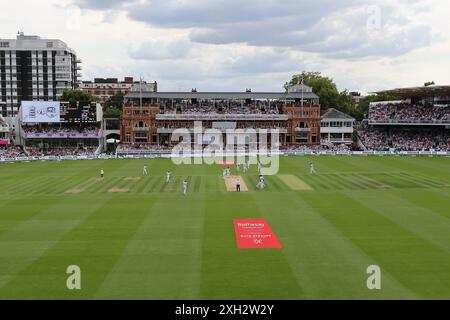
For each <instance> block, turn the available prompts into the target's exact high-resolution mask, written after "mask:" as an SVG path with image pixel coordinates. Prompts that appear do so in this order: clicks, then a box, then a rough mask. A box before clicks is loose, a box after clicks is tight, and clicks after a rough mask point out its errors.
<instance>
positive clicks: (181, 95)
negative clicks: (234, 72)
mask: <svg viewBox="0 0 450 320" xmlns="http://www.w3.org/2000/svg"><path fill="white" fill-rule="evenodd" d="M139 97H140V93H139V91H135V92H129V93H128V94H127V95H126V96H125V98H128V99H137V98H139ZM142 98H157V99H223V100H227V99H241V100H242V99H277V100H284V99H301V98H302V93H301V92H288V93H286V92H148V91H146V92H142ZM303 98H304V99H319V96H317V95H316V94H315V93H313V92H305V93H303Z"/></svg>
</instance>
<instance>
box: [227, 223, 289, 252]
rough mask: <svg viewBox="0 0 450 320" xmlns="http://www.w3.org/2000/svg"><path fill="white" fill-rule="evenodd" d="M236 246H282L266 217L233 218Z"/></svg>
mask: <svg viewBox="0 0 450 320" xmlns="http://www.w3.org/2000/svg"><path fill="white" fill-rule="evenodd" d="M233 222H234V231H235V233H236V241H237V245H238V248H282V247H283V246H282V245H281V243H280V242H279V241H278V239H277V237H276V236H275V234H274V233H273V231H272V229H271V228H270V226H269V224H268V223H267V220H266V219H234V220H233Z"/></svg>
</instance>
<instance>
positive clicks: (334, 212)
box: [302, 192, 450, 298]
mask: <svg viewBox="0 0 450 320" xmlns="http://www.w3.org/2000/svg"><path fill="white" fill-rule="evenodd" d="M302 197H303V199H305V201H306V202H307V203H308V204H309V205H310V206H311V207H313V208H314V210H315V211H316V212H318V213H319V214H320V215H322V216H323V217H324V218H325V219H327V220H328V221H329V222H330V223H332V224H333V225H334V226H335V227H336V228H337V229H339V230H340V231H341V232H342V233H343V234H344V235H345V236H346V237H347V238H349V239H351V241H352V242H353V243H354V244H355V245H357V246H359V247H360V248H361V249H362V250H363V251H364V252H366V253H367V254H368V255H369V256H371V257H372V258H373V259H374V260H376V261H377V262H378V263H379V265H380V267H381V269H382V270H387V271H388V272H389V273H390V274H392V275H393V276H394V277H395V278H396V279H397V280H398V281H399V282H401V283H402V284H403V285H404V286H405V287H407V288H409V289H410V290H412V291H414V292H415V293H416V294H417V295H419V296H421V295H423V294H426V296H427V297H430V298H433V297H434V298H443V297H448V295H449V291H448V288H449V287H450V278H449V277H448V270H450V255H449V254H447V253H446V252H445V251H444V250H442V249H440V248H438V247H436V246H435V245H433V244H431V243H430V242H428V241H425V240H424V239H422V238H421V237H419V236H417V235H416V234H414V233H412V232H410V231H408V230H406V229H405V228H404V226H401V225H399V224H397V223H394V222H392V221H391V220H389V219H388V218H386V217H384V216H383V215H381V214H380V213H378V212H377V211H375V210H374V208H373V205H374V204H373V203H372V204H370V205H369V204H363V203H360V202H358V201H357V200H355V199H353V198H352V197H353V195H352V196H350V195H347V194H345V193H343V192H336V193H334V194H328V195H327V197H328V199H327V201H322V202H321V200H320V198H318V197H320V196H319V195H317V194H315V193H309V194H304V195H302ZM376 201H379V196H376ZM318 203H320V205H318ZM385 204H386V205H387V204H388V203H387V202H386V203H385ZM355 225H358V228H355V227H354V226H355ZM424 260H425V261H427V263H426V264H424V263H423V261H424ZM400 265H401V268H400V267H399V266H400ZM424 266H426V268H424Z"/></svg>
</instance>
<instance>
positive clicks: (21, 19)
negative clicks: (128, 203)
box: [0, 0, 450, 91]
mask: <svg viewBox="0 0 450 320" xmlns="http://www.w3.org/2000/svg"><path fill="white" fill-rule="evenodd" d="M258 4H259V5H258V6H255V2H254V1H245V2H243V1H238V0H232V1H231V0H228V1H209V0H197V1H188V0H177V1H171V0H170V1H167V0H165V1H162V0H161V1H160V0H132V1H90V0H82V1H81V0H72V1H70V0H66V1H63V2H61V1H57V0H43V1H39V2H38V1H31V0H16V1H14V2H6V1H4V2H1V3H0V19H1V21H2V31H1V33H0V37H2V38H12V37H14V36H15V34H16V32H17V30H18V29H19V28H23V29H24V31H25V33H27V34H38V35H41V36H42V37H49V38H60V39H62V40H64V41H65V42H67V43H68V44H69V45H70V46H71V47H72V48H74V49H75V50H76V51H77V53H78V55H79V57H80V58H82V59H83V71H82V73H83V75H84V79H92V78H93V77H123V76H127V75H131V76H135V77H138V76H139V75H140V74H142V75H143V76H144V77H145V78H146V79H147V80H157V81H158V83H159V88H160V89H161V90H178V89H180V88H181V89H186V90H188V89H190V88H192V87H197V88H199V89H201V90H220V89H221V88H222V90H243V89H245V88H247V87H252V88H253V89H254V90H281V87H282V84H283V83H284V82H285V81H286V80H288V79H289V78H290V76H291V75H292V74H294V73H296V72H300V71H302V70H314V71H322V72H323V73H324V74H326V75H328V76H331V77H333V78H334V79H335V81H336V82H337V85H338V87H339V88H340V89H345V88H347V89H350V90H363V91H374V90H377V89H384V88H389V87H392V86H404V85H420V84H423V82H424V81H427V80H434V81H436V82H437V83H445V82H448V76H447V75H448V74H450V63H449V60H448V59H449V58H448V57H449V56H450V37H449V35H448V30H449V29H450V25H449V22H448V17H447V14H446V12H448V11H449V8H450V4H448V3H447V2H446V1H444V0H428V1H409V0H404V1H397V2H395V3H393V2H390V1H387V0H373V1H355V0H343V1H334V0H333V1H331V0H316V1H299V0H284V1H283V0H279V1H275V0H266V1H258ZM371 4H376V5H378V6H379V7H380V8H381V9H382V11H381V24H380V29H375V30H370V29H369V30H368V29H367V19H368V13H367V12H366V8H367V7H368V6H369V5H371ZM74 5H75V7H74ZM23 8H26V9H27V10H23ZM73 8H78V9H80V10H78V19H79V24H78V28H73V26H76V25H77V24H74V25H72V26H71V25H68V23H67V21H68V17H71V14H72V13H73V12H74V11H73ZM71 10H72V11H71Z"/></svg>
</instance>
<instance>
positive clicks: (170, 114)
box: [119, 86, 320, 150]
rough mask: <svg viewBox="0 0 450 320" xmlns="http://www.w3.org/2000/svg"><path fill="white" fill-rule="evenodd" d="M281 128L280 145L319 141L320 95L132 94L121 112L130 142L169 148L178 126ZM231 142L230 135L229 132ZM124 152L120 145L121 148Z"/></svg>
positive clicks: (309, 92) (308, 91)
mask: <svg viewBox="0 0 450 320" xmlns="http://www.w3.org/2000/svg"><path fill="white" fill-rule="evenodd" d="M195 121H201V125H202V127H203V128H204V129H211V128H214V129H217V130H220V131H222V132H223V133H225V132H226V130H227V129H246V128H252V129H278V130H279V133H280V135H279V143H280V145H282V146H285V145H297V144H299V145H318V144H320V105H319V97H318V96H317V95H315V94H314V93H313V92H312V90H311V88H309V87H306V86H304V90H303V92H299V91H293V92H287V93H273V92H270V93H257V92H249V91H247V92H234V93H233V92H187V93H183V92H142V93H140V92H130V93H128V94H127V95H126V96H125V104H124V108H123V113H122V116H121V137H122V139H121V140H122V142H123V143H124V144H125V145H136V144H137V145H146V144H150V145H157V146H164V147H169V146H171V145H173V144H176V142H174V141H172V133H173V132H174V131H175V130H176V129H178V128H187V129H191V130H192V129H193V128H194V124H195ZM224 143H225V144H226V143H227V141H226V136H225V135H224ZM119 150H121V148H119Z"/></svg>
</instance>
